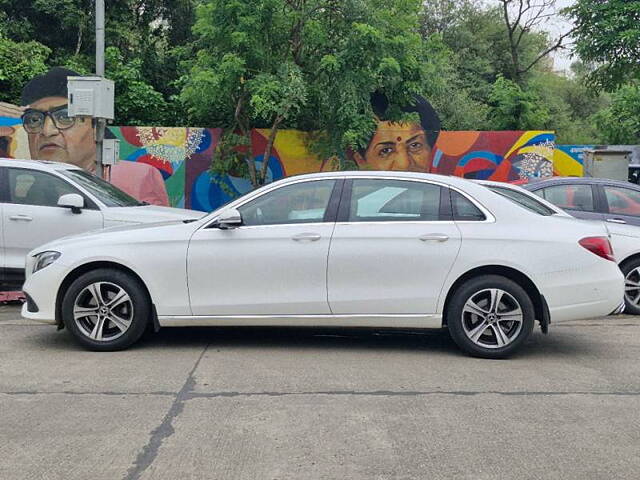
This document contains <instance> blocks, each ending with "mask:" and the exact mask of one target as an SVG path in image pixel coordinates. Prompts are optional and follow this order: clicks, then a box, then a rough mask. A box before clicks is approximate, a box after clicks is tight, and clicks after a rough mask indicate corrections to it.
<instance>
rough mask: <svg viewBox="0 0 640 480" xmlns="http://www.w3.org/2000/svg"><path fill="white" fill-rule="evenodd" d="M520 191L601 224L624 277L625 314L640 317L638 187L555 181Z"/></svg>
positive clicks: (595, 180) (589, 180) (615, 182)
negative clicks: (604, 228) (527, 191)
mask: <svg viewBox="0 0 640 480" xmlns="http://www.w3.org/2000/svg"><path fill="white" fill-rule="evenodd" d="M522 187H523V188H525V189H527V190H529V191H530V192H533V193H535V194H536V195H538V196H540V197H542V198H544V199H545V200H547V201H548V202H551V203H553V204H554V205H556V206H558V207H560V208H561V209H563V210H564V211H566V212H567V213H569V214H570V215H572V216H574V217H576V218H582V219H586V220H593V221H598V222H603V223H604V224H605V226H606V227H607V230H608V231H609V233H610V234H611V236H612V243H613V244H614V254H615V256H616V260H617V262H618V265H619V266H620V269H621V270H622V273H623V274H624V276H625V311H626V312H628V313H633V314H636V315H639V314H640V185H636V184H633V183H629V182H622V181H618V180H610V179H607V178H590V177H554V178H549V179H545V180H539V181H534V182H531V183H529V184H526V185H522Z"/></svg>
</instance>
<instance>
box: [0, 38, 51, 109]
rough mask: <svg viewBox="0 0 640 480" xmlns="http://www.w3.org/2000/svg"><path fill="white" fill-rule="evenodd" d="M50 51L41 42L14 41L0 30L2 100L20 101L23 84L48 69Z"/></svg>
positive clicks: (9, 101) (0, 87) (0, 94)
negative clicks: (47, 62)
mask: <svg viewBox="0 0 640 480" xmlns="http://www.w3.org/2000/svg"><path fill="white" fill-rule="evenodd" d="M50 53H51V50H50V49H49V48H47V47H45V46H44V45H42V44H41V43H38V42H35V41H29V42H14V41H12V40H9V39H8V38H5V37H4V36H3V34H2V32H0V102H7V103H15V104H17V103H19V102H20V93H21V91H22V86H23V85H24V84H25V83H27V82H28V81H29V80H31V78H33V77H34V76H35V75H38V74H41V73H43V72H45V71H46V70H47V66H46V63H45V62H46V60H47V58H48V56H49V54H50Z"/></svg>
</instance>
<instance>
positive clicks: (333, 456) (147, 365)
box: [0, 306, 640, 480]
mask: <svg viewBox="0 0 640 480" xmlns="http://www.w3.org/2000/svg"><path fill="white" fill-rule="evenodd" d="M639 359H640V319H637V318H634V317H628V316H618V317H607V318H602V319H597V320H591V321H580V322H571V323H567V324H563V325H552V327H551V331H550V334H549V335H548V336H544V335H542V334H541V333H540V332H539V331H538V330H536V332H535V333H534V335H533V336H532V337H531V339H530V341H529V342H528V344H527V345H526V346H525V348H524V349H523V351H522V352H521V354H520V355H518V356H517V357H515V358H512V359H510V360H501V361H489V360H479V359H474V358H469V357H466V356H464V355H463V354H461V353H460V352H459V351H458V350H457V349H456V347H455V345H454V344H453V343H452V342H451V341H450V340H449V338H448V335H447V334H446V332H440V331H437V332H427V333H419V332H404V333H397V332H396V333H389V332H378V333H376V332H363V331H357V330H356V331H342V330H315V329H314V330H308V329H232V328H226V329H218V328H216V329H187V328H185V329H165V330H163V331H161V332H160V333H159V334H156V335H152V336H150V337H148V338H147V339H145V340H144V341H143V342H142V343H141V344H139V345H138V346H136V347H135V348H132V349H130V350H128V351H125V352H119V353H101V354H97V353H91V352H86V351H84V350H82V349H80V348H79V347H77V346H76V345H75V344H74V343H73V342H72V341H71V340H70V337H69V336H68V334H67V333H66V332H56V330H55V328H53V327H49V326H44V325H37V324H33V323H29V322H27V321H25V320H21V319H19V314H18V309H17V308H16V307H12V306H4V307H0V479H3V480H13V479H20V480H22V479H38V480H40V479H64V480H72V479H79V480H87V479H91V480H99V479H107V480H119V479H127V480H131V479H181V480H186V479H224V480H227V479H260V480H263V479H296V480H298V479H304V480H307V479H414V478H415V479H430V480H431V479H440V478H455V479H474V480H479V479H480V480H481V479H534V478H535V479H562V480H568V479H581V480H585V479H625V478H629V479H637V478H638V472H639V471H640V363H639Z"/></svg>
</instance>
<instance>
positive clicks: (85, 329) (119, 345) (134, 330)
mask: <svg viewBox="0 0 640 480" xmlns="http://www.w3.org/2000/svg"><path fill="white" fill-rule="evenodd" d="M150 308H151V305H150V301H149V297H148V295H147V293H146V291H145V289H144V287H143V286H142V285H141V284H140V282H139V281H138V280H137V279H136V278H134V277H133V276H131V275H129V274H127V273H125V272H122V271H119V270H116V269H110V268H100V269H97V270H93V271H90V272H87V273H85V274H83V275H81V276H80V277H78V278H77V279H76V280H74V281H73V283H72V284H71V285H70V286H69V288H68V289H67V291H66V293H65V295H64V299H63V301H62V319H63V321H64V325H65V327H67V329H68V330H69V332H71V334H72V335H73V337H74V338H75V339H76V340H77V341H78V342H79V343H80V344H81V345H83V346H84V347H86V348H88V349H90V350H96V351H115V350H122V349H124V348H127V347H128V346H130V345H131V344H133V343H134V342H136V341H137V340H138V339H139V338H140V337H141V336H142V334H143V333H144V331H145V328H146V326H147V324H148V321H149V316H150Z"/></svg>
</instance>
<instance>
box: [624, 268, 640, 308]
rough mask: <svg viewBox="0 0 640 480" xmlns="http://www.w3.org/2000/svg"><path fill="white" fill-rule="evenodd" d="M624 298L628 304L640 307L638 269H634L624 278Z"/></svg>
mask: <svg viewBox="0 0 640 480" xmlns="http://www.w3.org/2000/svg"><path fill="white" fill-rule="evenodd" d="M624 296H625V298H626V299H627V301H628V302H629V303H630V304H632V305H635V306H636V307H640V267H636V268H634V269H633V270H631V271H630V272H629V273H627V275H626V276H625V278H624Z"/></svg>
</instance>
